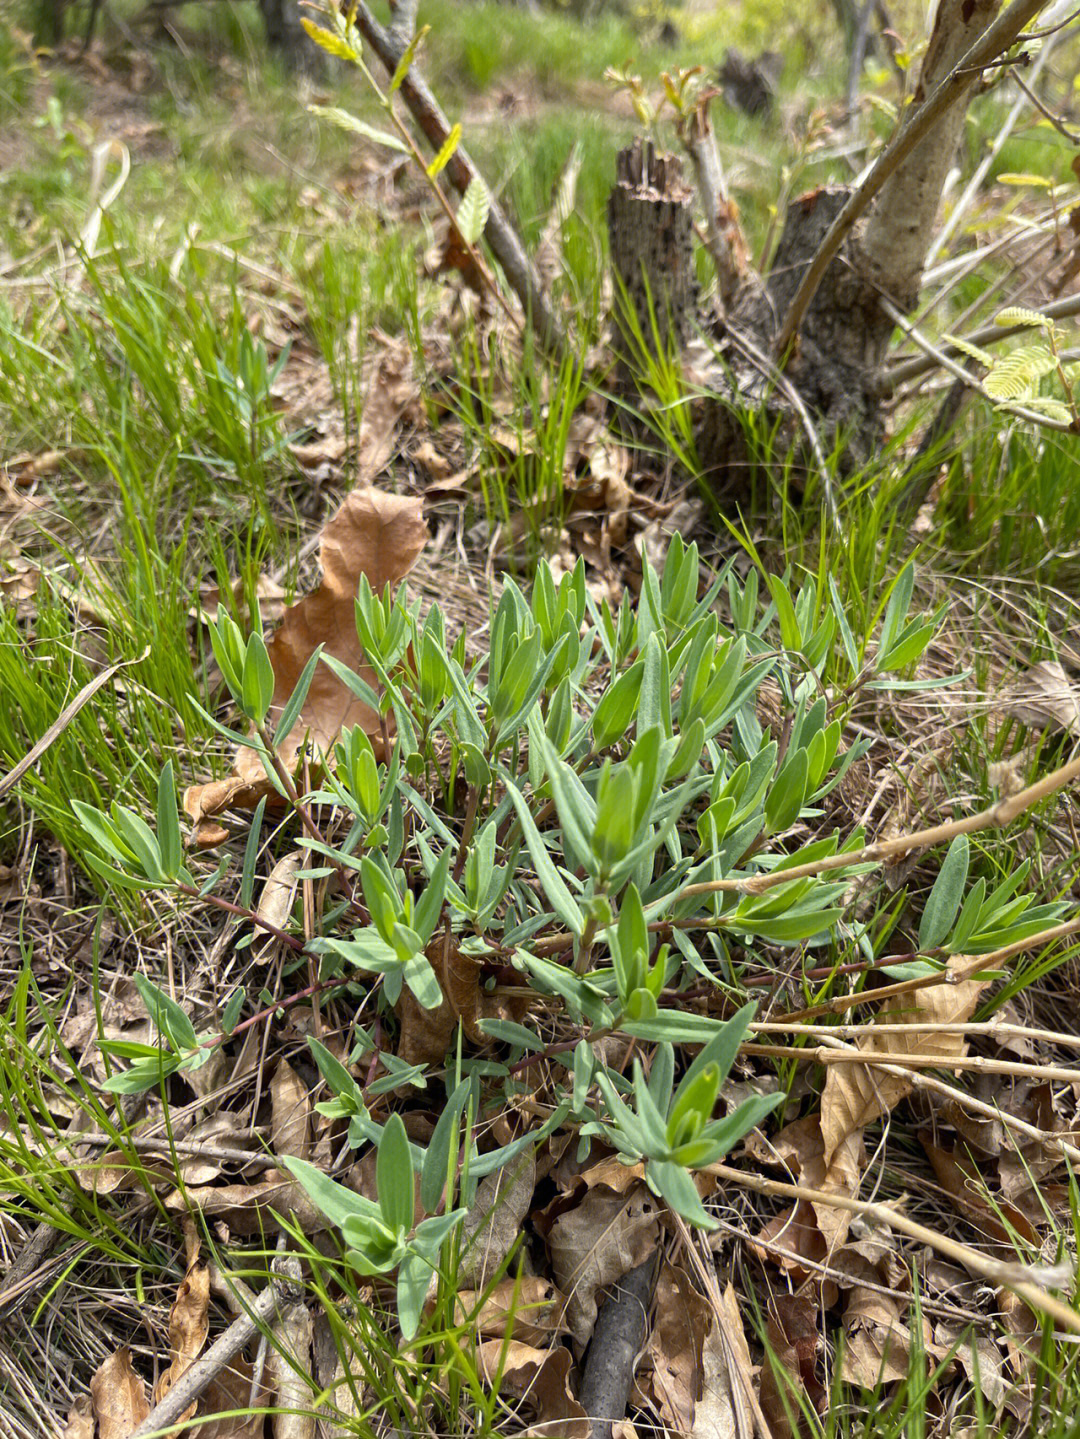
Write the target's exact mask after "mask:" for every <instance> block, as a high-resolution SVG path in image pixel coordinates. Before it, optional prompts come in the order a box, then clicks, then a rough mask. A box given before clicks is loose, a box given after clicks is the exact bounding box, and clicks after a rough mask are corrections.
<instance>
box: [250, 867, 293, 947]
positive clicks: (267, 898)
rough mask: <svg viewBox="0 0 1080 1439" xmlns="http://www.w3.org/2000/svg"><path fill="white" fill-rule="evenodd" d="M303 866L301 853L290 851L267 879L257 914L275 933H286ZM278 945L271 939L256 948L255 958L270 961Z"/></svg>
mask: <svg viewBox="0 0 1080 1439" xmlns="http://www.w3.org/2000/svg"><path fill="white" fill-rule="evenodd" d="M303 863H304V852H303V850H299V849H291V850H290V851H289V853H288V854H283V855H282V856H281V858H280V859H279V860H278V862H277V863H276V864H275V865H274V867H273V869H272V870H271V871H270V873H269V874H268V875H267V877H266V883H265V884H264V885H263V887H262V894H261V895H260V896H259V903H258V907H257V910H256V913H257V914H258V916H259V918H260V919H261V920H262V921H263V922H264V923H266V924H272V925H273V926H274V928H275V929H285V928H286V927H287V925H288V923H289V916H290V915H291V914H292V907H293V901H294V900H295V898H296V888H297V885H298V884H299V883H300V881H299V880H298V879H297V877H296V876H297V874H298V873H299V870H300V867H301V866H302V865H303ZM277 943H278V941H277V940H276V939H275V938H274V937H273V936H271V937H270V938H269V939H268V940H267V941H266V942H265V943H264V944H262V945H260V946H259V949H258V951H257V953H256V958H257V959H269V958H270V957H271V956H272V954H273V952H274V949H275V946H276V945H277Z"/></svg>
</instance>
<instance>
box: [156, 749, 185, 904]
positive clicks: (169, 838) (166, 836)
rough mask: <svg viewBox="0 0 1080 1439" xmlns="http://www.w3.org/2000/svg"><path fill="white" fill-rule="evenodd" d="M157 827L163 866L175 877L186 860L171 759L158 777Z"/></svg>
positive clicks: (172, 877) (171, 876) (166, 762)
mask: <svg viewBox="0 0 1080 1439" xmlns="http://www.w3.org/2000/svg"><path fill="white" fill-rule="evenodd" d="M157 827H158V847H159V849H160V850H161V867H162V869H163V870H164V871H165V873H166V874H167V875H168V876H169V878H170V879H175V878H176V876H177V875H178V874H179V873H180V868H181V866H182V864H183V862H184V850H183V843H182V841H181V838H180V814H179V811H178V810H177V807H176V781H175V780H174V779H173V764H172V760H171V759H170V760H166V761H165V765H164V767H163V768H162V771H161V775H160V777H159V778H158V792H157Z"/></svg>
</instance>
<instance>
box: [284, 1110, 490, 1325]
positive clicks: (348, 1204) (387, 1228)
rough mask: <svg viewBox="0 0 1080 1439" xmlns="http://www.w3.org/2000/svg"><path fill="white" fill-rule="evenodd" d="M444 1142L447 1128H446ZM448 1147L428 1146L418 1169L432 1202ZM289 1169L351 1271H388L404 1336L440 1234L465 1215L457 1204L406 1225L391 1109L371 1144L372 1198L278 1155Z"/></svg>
mask: <svg viewBox="0 0 1080 1439" xmlns="http://www.w3.org/2000/svg"><path fill="white" fill-rule="evenodd" d="M447 1140H448V1141H449V1131H447ZM447 1157H448V1151H444V1150H443V1149H442V1147H441V1146H440V1145H437V1144H432V1146H431V1148H430V1149H429V1150H428V1151H427V1155H426V1158H425V1160H424V1165H423V1169H422V1171H421V1180H420V1183H421V1193H422V1194H424V1193H430V1192H432V1191H434V1194H435V1200H436V1202H437V1201H438V1199H439V1197H440V1196H441V1193H442V1184H443V1181H444V1179H445V1176H446V1161H447ZM285 1163H286V1164H287V1166H288V1168H289V1170H290V1172H291V1173H292V1174H293V1175H295V1177H296V1178H297V1179H298V1180H299V1181H300V1182H301V1184H303V1186H304V1188H305V1189H306V1190H307V1192H308V1194H309V1195H310V1196H311V1198H312V1199H313V1200H314V1202H315V1203H316V1204H317V1205H318V1206H319V1208H320V1209H321V1210H322V1211H323V1213H324V1214H325V1215H327V1217H328V1218H330V1219H332V1220H333V1221H334V1223H335V1224H336V1225H337V1226H338V1227H339V1228H340V1230H341V1233H342V1237H343V1238H344V1240H345V1243H346V1245H347V1253H346V1257H347V1259H348V1262H349V1264H350V1265H352V1267H353V1268H354V1269H355V1270H356V1271H357V1273H359V1274H386V1273H388V1272H389V1271H391V1270H393V1269H396V1270H397V1272H398V1274H397V1308H398V1322H399V1323H400V1325H401V1332H402V1334H403V1335H404V1337H405V1338H406V1339H411V1338H412V1337H413V1335H414V1334H415V1333H416V1330H417V1328H418V1327H419V1323H420V1311H421V1307H422V1305H423V1302H424V1295H425V1294H426V1292H427V1288H428V1284H429V1282H430V1280H431V1276H432V1273H433V1272H434V1271H435V1270H436V1269H437V1267H438V1259H439V1253H440V1250H441V1248H442V1246H443V1243H444V1241H445V1240H446V1238H447V1236H448V1235H449V1234H450V1233H451V1231H452V1230H454V1229H455V1228H456V1227H457V1226H458V1224H460V1223H461V1221H462V1219H464V1217H465V1213H466V1211H465V1210H464V1209H453V1210H450V1211H449V1213H445V1214H440V1215H435V1216H431V1217H429V1218H427V1219H422V1220H421V1221H420V1223H419V1224H417V1225H415V1227H414V1225H413V1217H414V1204H415V1201H414V1184H413V1162H412V1154H411V1148H410V1145H409V1141H408V1138H407V1137H406V1134H405V1126H404V1124H403V1123H402V1121H401V1116H400V1115H398V1114H394V1115H391V1117H390V1119H389V1121H388V1122H387V1124H386V1127H385V1129H384V1130H383V1132H382V1135H381V1136H380V1138H379V1143H378V1159H377V1162H376V1169H375V1178H376V1184H377V1185H378V1191H379V1200H378V1203H377V1204H376V1203H375V1202H374V1201H373V1200H370V1199H365V1198H364V1197H363V1196H362V1195H359V1194H354V1193H353V1191H352V1190H351V1189H348V1188H346V1186H345V1185H344V1184H338V1183H336V1182H335V1181H334V1180H332V1179H329V1178H328V1177H327V1176H326V1175H325V1174H324V1173H323V1172H322V1170H321V1169H319V1168H317V1167H316V1166H315V1165H314V1164H309V1163H308V1162H307V1161H306V1160H303V1159H286V1160H285Z"/></svg>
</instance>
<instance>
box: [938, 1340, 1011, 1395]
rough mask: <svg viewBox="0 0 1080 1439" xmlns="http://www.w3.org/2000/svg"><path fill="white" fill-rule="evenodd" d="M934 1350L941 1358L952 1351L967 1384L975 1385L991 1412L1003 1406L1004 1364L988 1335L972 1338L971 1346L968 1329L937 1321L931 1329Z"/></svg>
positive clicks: (1006, 1391)
mask: <svg viewBox="0 0 1080 1439" xmlns="http://www.w3.org/2000/svg"><path fill="white" fill-rule="evenodd" d="M934 1349H935V1350H936V1351H937V1353H939V1354H942V1355H944V1354H947V1353H948V1352H949V1351H950V1350H952V1351H953V1357H954V1359H955V1360H956V1362H957V1363H958V1364H959V1365H960V1367H961V1368H962V1369H963V1371H964V1373H965V1374H966V1375H967V1377H968V1379H969V1380H970V1382H971V1383H972V1384H978V1386H979V1389H980V1390H981V1391H982V1396H983V1398H984V1399H987V1400H989V1402H990V1403H991V1404H992V1405H993V1406H994V1407H995V1408H997V1407H998V1405H1000V1404H1002V1403H1003V1402H1004V1399H1005V1396H1006V1394H1007V1393H1008V1391H1009V1385H1008V1381H1007V1380H1006V1378H1005V1375H1004V1372H1003V1370H1004V1361H1003V1359H1002V1355H1001V1350H1000V1349H999V1348H998V1347H997V1345H996V1344H995V1343H994V1341H993V1339H991V1338H990V1336H989V1335H988V1334H979V1335H976V1336H975V1337H974V1342H972V1334H971V1331H970V1329H967V1328H960V1327H959V1326H958V1325H953V1324H946V1323H945V1322H944V1320H939V1322H938V1323H937V1324H935V1325H934Z"/></svg>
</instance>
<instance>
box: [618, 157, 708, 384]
mask: <svg viewBox="0 0 1080 1439" xmlns="http://www.w3.org/2000/svg"><path fill="white" fill-rule="evenodd" d="M693 203H694V192H693V189H692V188H691V187H690V186H689V185H687V184H686V182H685V181H684V180H683V178H682V165H681V163H680V161H679V160H678V159H677V158H676V157H675V156H674V155H665V154H662V153H661V152H659V151H658V150H657V149H656V148H655V146H654V145H653V143H652V141H651V140H645V141H642V140H641V139H637V140H635V141H634V143H633V144H632V145H631V146H630V147H629V148H628V149H626V150H622V151H620V152H619V156H618V159H617V161H616V178H615V188H614V189H613V190H612V192H611V195H610V196H609V198H608V235H609V237H610V240H611V267H612V271H613V273H614V276H615V284H616V290H617V292H618V293H617V294H616V296H615V323H616V329H617V332H618V333H619V334H620V335H621V337H622V345H623V357H624V359H627V360H629V361H631V362H632V363H633V364H636V367H637V368H638V369H639V370H640V368H641V365H640V363H639V362H640V361H641V360H642V359H644V356H643V355H642V354H641V353H640V352H641V349H642V343H643V342H644V346H645V349H646V352H647V353H648V354H650V355H652V356H656V357H663V356H666V355H668V354H670V353H671V352H672V351H674V352H675V353H679V352H681V351H682V350H683V349H684V348H685V346H686V344H687V341H688V340H689V339H690V337H691V335H692V334H693V331H694V327H695V325H696V324H697V323H698V317H697V306H698V284H697V276H696V273H695V269H694V221H693Z"/></svg>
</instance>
